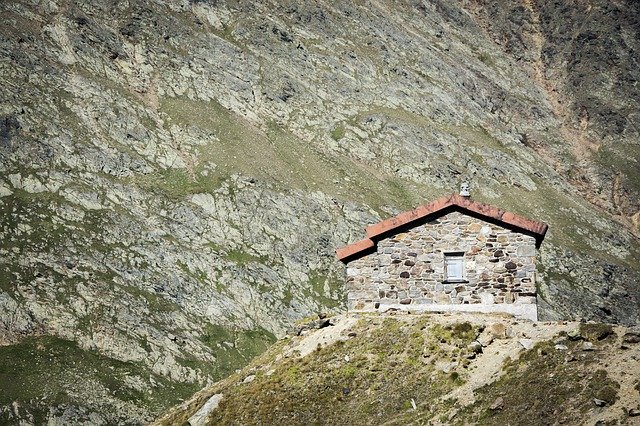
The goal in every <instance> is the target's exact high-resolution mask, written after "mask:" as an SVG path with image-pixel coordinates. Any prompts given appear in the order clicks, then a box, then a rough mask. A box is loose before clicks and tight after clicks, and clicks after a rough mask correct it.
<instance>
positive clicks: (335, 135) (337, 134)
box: [331, 125, 346, 141]
mask: <svg viewBox="0 0 640 426" xmlns="http://www.w3.org/2000/svg"><path fill="white" fill-rule="evenodd" d="M345 133H346V130H345V128H344V126H343V125H338V126H336V127H335V128H334V129H333V130H332V131H331V139H333V140H334V141H339V140H340V139H342V138H344V135H345Z"/></svg>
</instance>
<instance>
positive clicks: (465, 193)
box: [460, 182, 471, 198]
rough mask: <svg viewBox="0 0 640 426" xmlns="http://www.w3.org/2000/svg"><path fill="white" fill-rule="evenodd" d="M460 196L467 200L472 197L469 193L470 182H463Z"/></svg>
mask: <svg viewBox="0 0 640 426" xmlns="http://www.w3.org/2000/svg"><path fill="white" fill-rule="evenodd" d="M460 195H461V196H463V197H465V198H469V197H471V193H470V192H469V182H462V184H461V185H460Z"/></svg>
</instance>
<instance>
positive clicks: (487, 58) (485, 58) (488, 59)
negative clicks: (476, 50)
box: [478, 52, 496, 67]
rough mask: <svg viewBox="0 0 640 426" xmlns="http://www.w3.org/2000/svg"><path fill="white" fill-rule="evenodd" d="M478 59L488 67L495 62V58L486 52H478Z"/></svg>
mask: <svg viewBox="0 0 640 426" xmlns="http://www.w3.org/2000/svg"><path fill="white" fill-rule="evenodd" d="M478 59H480V61H481V62H482V63H483V64H485V65H487V66H489V67H493V66H494V65H495V64H496V60H495V59H494V58H493V57H492V56H491V55H490V54H489V53H487V52H482V53H480V54H479V55H478Z"/></svg>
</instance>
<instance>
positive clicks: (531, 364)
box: [156, 314, 640, 426]
mask: <svg viewBox="0 0 640 426" xmlns="http://www.w3.org/2000/svg"><path fill="white" fill-rule="evenodd" d="M330 321H331V322H330V323H331V325H327V324H326V323H323V325H324V327H323V328H321V329H319V330H305V331H304V332H303V335H301V336H295V337H288V338H286V339H283V340H281V341H280V342H278V343H277V344H276V345H274V346H273V348H271V349H270V350H269V351H268V352H267V353H266V354H265V355H263V356H261V357H259V358H258V359H256V360H254V361H253V362H252V363H251V364H250V365H249V366H248V367H247V368H245V369H243V370H242V371H240V372H237V373H235V374H233V375H232V376H230V377H229V378H227V379H225V380H224V381H221V382H219V383H217V384H215V385H213V386H212V387H210V388H208V389H205V390H203V391H202V392H199V393H198V394H197V395H196V396H195V397H194V398H192V399H191V400H189V401H187V402H185V403H184V404H182V405H181V406H180V407H176V408H175V409H174V410H172V411H171V412H169V413H168V414H167V415H165V416H163V417H162V418H161V419H159V420H158V421H157V422H156V424H157V425H180V424H191V425H192V426H196V425H203V424H216V425H218V424H219V425H223V424H291V425H297V424H301V425H302V424H349V425H359V424H372V423H375V424H456V425H457V424H460V425H468V424H487V425H493V424H532V425H549V424H571V425H578V424H586V423H589V424H591V423H597V422H604V423H605V424H627V423H630V422H632V421H633V420H634V419H633V418H632V417H637V416H639V415H640V375H639V374H638V372H637V371H636V369H635V368H634V366H635V363H637V357H638V356H640V343H638V341H640V334H639V333H638V332H637V330H636V331H629V330H628V329H626V328H624V327H616V328H613V327H611V326H610V325H604V324H597V323H591V324H587V323H571V322H569V323H567V322H557V323H539V324H537V325H535V326H534V324H532V323H530V322H515V321H510V320H508V319H505V318H504V317H502V318H501V317H499V316H495V317H492V316H491V315H485V316H481V315H471V314H467V315H464V314H458V315H443V314H435V315H426V316H425V315H406V314H405V315H362V316H354V315H351V316H339V317H335V318H332V319H330ZM209 401H215V403H214V404H211V405H209V406H208V407H207V406H205V403H207V402H209Z"/></svg>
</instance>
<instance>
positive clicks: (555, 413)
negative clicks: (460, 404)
mask: <svg viewBox="0 0 640 426" xmlns="http://www.w3.org/2000/svg"><path fill="white" fill-rule="evenodd" d="M563 344H565V345H567V346H568V347H569V349H568V351H559V350H556V349H555V348H554V343H553V342H544V343H540V344H537V345H536V346H534V347H533V348H532V349H530V350H528V351H526V352H524V353H523V354H522V356H520V358H518V359H516V360H514V361H511V360H508V361H507V363H506V364H505V367H504V368H505V374H504V375H503V376H502V377H501V378H500V379H499V380H498V381H497V382H495V383H492V384H490V385H487V386H484V387H482V388H480V389H479V390H478V391H477V392H476V395H477V400H476V402H475V403H474V404H472V405H470V406H468V407H466V408H465V409H463V410H462V411H461V412H460V413H459V415H458V416H456V418H455V423H456V424H460V425H462V424H471V423H473V424H480V425H495V424H520V423H521V420H522V415H523V413H526V416H527V422H528V423H527V424H531V425H546V424H548V419H553V421H554V422H555V423H557V424H564V423H567V424H568V423H573V422H575V421H576V419H581V418H582V419H584V418H585V414H586V413H587V412H588V411H589V410H591V409H593V408H594V407H595V404H594V398H598V399H601V400H603V401H604V403H605V404H608V405H610V404H612V403H613V402H615V401H616V399H617V398H618V395H617V394H618V389H619V388H620V385H619V383H617V382H616V381H614V380H612V379H611V378H610V377H608V375H607V372H606V371H604V370H600V369H597V367H596V366H597V361H598V357H599V355H598V354H597V353H596V352H580V357H577V356H576V357H574V358H572V361H571V362H567V360H566V359H565V358H566V357H567V356H568V355H567V354H569V355H570V354H572V353H573V352H574V351H575V350H576V349H578V347H579V345H581V344H582V342H578V341H576V342H571V341H565V342H563ZM578 350H579V349H578ZM498 398H502V400H503V403H502V404H500V407H499V408H494V409H491V406H492V405H493V404H494V402H495V401H496V400H497V399H498Z"/></svg>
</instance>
